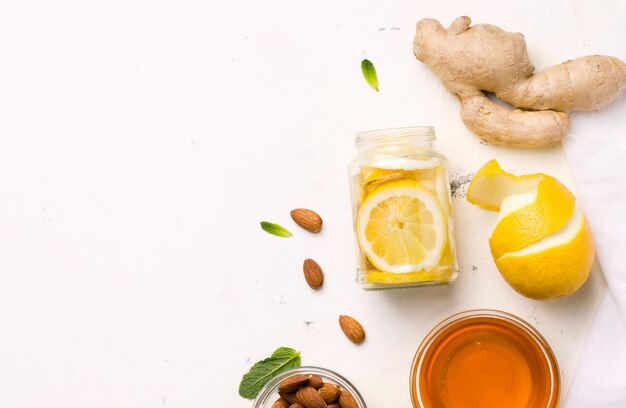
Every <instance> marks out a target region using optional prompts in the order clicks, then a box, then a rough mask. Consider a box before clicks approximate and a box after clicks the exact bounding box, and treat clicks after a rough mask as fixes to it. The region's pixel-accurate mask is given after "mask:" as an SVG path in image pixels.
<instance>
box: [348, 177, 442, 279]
mask: <svg viewBox="0 0 626 408" xmlns="http://www.w3.org/2000/svg"><path fill="white" fill-rule="evenodd" d="M356 235H357V239H358V242H359V246H360V248H361V250H362V251H363V253H364V254H365V256H367V258H368V259H369V260H370V262H371V263H372V264H373V265H374V266H375V267H376V268H377V269H378V270H380V271H383V272H393V273H408V272H418V271H422V270H430V269H431V268H433V267H434V266H435V265H437V263H438V262H439V260H440V259H441V255H442V253H443V249H444V247H445V244H446V242H447V226H446V219H445V216H444V213H443V210H442V209H441V207H440V205H439V202H438V201H437V198H436V197H435V196H434V195H433V194H432V193H431V192H429V191H428V190H427V189H426V188H424V187H423V186H422V185H420V184H419V183H417V182H416V181H413V180H402V181H394V182H389V183H386V184H384V185H382V186H381V187H379V188H377V189H376V190H374V191H372V192H371V193H370V194H369V195H368V196H367V197H366V198H365V200H364V201H363V203H362V204H361V207H360V208H359V211H358V214H357V221H356Z"/></svg>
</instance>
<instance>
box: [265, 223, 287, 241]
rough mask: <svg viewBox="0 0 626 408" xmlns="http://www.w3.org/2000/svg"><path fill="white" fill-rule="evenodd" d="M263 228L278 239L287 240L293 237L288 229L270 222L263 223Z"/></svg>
mask: <svg viewBox="0 0 626 408" xmlns="http://www.w3.org/2000/svg"><path fill="white" fill-rule="evenodd" d="M261 228H263V231H265V232H267V233H269V234H272V235H276V236H277V237H284V238H287V237H290V236H291V232H289V231H288V230H287V229H286V228H284V227H281V226H280V225H278V224H274V223H271V222H269V221H261Z"/></svg>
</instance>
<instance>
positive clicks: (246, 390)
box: [239, 347, 300, 399]
mask: <svg viewBox="0 0 626 408" xmlns="http://www.w3.org/2000/svg"><path fill="white" fill-rule="evenodd" d="M299 366H300V352H298V351H296V350H294V349H292V348H289V347H279V348H278V349H276V351H274V353H272V355H271V357H268V358H266V359H265V360H261V361H259V362H258V363H256V364H254V365H253V366H252V368H251V369H250V371H248V372H247V373H246V374H244V375H243V378H242V379H241V383H240V384H239V395H241V396H242V397H244V398H249V399H252V398H256V396H257V395H258V394H259V392H260V391H261V388H263V386H264V385H265V384H267V382H268V381H269V380H270V379H272V377H274V376H275V375H276V374H278V373H282V372H283V371H286V370H289V369H290V368H294V367H299Z"/></svg>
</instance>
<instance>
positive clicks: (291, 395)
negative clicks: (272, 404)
mask: <svg viewBox="0 0 626 408" xmlns="http://www.w3.org/2000/svg"><path fill="white" fill-rule="evenodd" d="M278 395H280V398H282V399H284V400H285V401H287V402H288V403H289V404H295V403H296V402H299V401H298V397H297V396H296V393H295V392H280V391H279V392H278Z"/></svg>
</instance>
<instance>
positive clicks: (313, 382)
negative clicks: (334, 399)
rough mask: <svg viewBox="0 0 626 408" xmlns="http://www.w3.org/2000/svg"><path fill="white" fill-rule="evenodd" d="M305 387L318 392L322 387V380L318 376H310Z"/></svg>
mask: <svg viewBox="0 0 626 408" xmlns="http://www.w3.org/2000/svg"><path fill="white" fill-rule="evenodd" d="M306 385H308V386H310V387H313V388H315V389H316V390H319V389H320V388H321V387H322V385H324V380H322V377H320V376H319V375H311V376H310V377H309V381H307V382H306Z"/></svg>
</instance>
